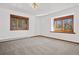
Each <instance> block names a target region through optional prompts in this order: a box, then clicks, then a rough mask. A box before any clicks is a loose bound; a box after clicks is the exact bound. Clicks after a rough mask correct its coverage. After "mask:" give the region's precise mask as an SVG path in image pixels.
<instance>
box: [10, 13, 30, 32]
mask: <svg viewBox="0 0 79 59" xmlns="http://www.w3.org/2000/svg"><path fill="white" fill-rule="evenodd" d="M12 17H13V18H16V19H17V20H16V21H17V27H16V29H12V28H11V23H12V19H11V18H12ZM19 19H26V20H28V22H27V26H28V27H27V29H24V30H29V17H23V16H18V15H13V14H10V30H11V31H17V30H19V29H18V20H19ZM22 31H23V30H22Z"/></svg>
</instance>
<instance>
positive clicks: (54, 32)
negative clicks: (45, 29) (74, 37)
mask: <svg viewBox="0 0 79 59" xmlns="http://www.w3.org/2000/svg"><path fill="white" fill-rule="evenodd" d="M50 32H52V33H66V34H76V33H75V32H59V31H50Z"/></svg>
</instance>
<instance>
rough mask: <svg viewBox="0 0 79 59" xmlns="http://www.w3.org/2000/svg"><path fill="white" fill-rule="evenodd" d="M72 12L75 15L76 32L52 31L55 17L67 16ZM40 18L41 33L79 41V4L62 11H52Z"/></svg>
mask: <svg viewBox="0 0 79 59" xmlns="http://www.w3.org/2000/svg"><path fill="white" fill-rule="evenodd" d="M72 14H73V15H74V32H75V33H76V34H67V33H54V32H50V27H51V24H50V21H51V19H53V18H54V17H61V16H64V15H65V16H66V15H72ZM39 19H40V26H41V29H40V32H41V35H44V36H48V37H53V38H58V39H62V40H67V41H73V42H78V43H79V6H76V7H73V8H68V9H64V10H62V11H59V12H55V13H51V14H49V15H46V16H40V17H39Z"/></svg>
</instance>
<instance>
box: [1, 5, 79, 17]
mask: <svg viewBox="0 0 79 59" xmlns="http://www.w3.org/2000/svg"><path fill="white" fill-rule="evenodd" d="M38 4H39V8H37V9H33V8H32V6H31V5H32V4H31V3H0V6H3V7H6V8H8V9H12V10H19V11H22V12H24V13H29V14H31V15H34V16H42V15H46V14H49V13H53V12H57V11H60V10H63V9H66V8H70V7H73V6H76V5H78V3H38Z"/></svg>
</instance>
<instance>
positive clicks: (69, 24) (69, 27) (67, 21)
mask: <svg viewBox="0 0 79 59" xmlns="http://www.w3.org/2000/svg"><path fill="white" fill-rule="evenodd" d="M64 30H70V31H72V18H71V19H64Z"/></svg>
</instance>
